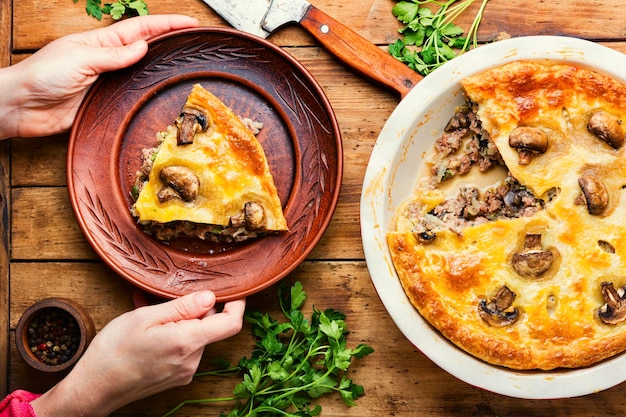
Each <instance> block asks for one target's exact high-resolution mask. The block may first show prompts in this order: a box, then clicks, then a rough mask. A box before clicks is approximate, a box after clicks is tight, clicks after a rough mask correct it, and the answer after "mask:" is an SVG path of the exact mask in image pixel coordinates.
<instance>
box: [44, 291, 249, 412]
mask: <svg viewBox="0 0 626 417" xmlns="http://www.w3.org/2000/svg"><path fill="white" fill-rule="evenodd" d="M244 310H245V301H244V300H237V301H231V302H228V303H226V304H225V305H224V308H223V310H222V311H221V312H218V311H217V310H216V306H215V295H214V294H213V293H212V292H210V291H202V292H197V293H193V294H189V295H185V296H182V297H180V298H177V299H175V300H172V301H169V302H166V303H163V304H157V305H153V306H146V307H140V308H137V309H136V310H133V311H131V312H128V313H125V314H123V315H121V316H120V317H118V318H116V319H114V320H113V321H111V322H110V323H109V324H108V325H107V326H105V327H104V328H103V329H102V330H101V331H100V332H99V333H98V334H97V335H96V337H95V338H94V339H93V341H92V342H91V344H90V345H89V348H88V349H87V351H86V352H85V354H84V355H83V357H82V358H81V359H80V360H79V361H78V363H77V364H76V365H75V366H74V368H73V369H72V371H71V372H70V374H68V376H67V377H65V378H64V379H63V380H62V381H61V382H60V383H59V384H57V385H56V386H55V387H53V388H52V389H51V390H50V391H48V392H46V393H45V394H44V395H43V396H41V397H40V398H38V399H37V400H35V401H33V402H32V406H33V409H34V411H35V413H36V414H37V416H38V417H53V416H59V415H63V416H64V417H87V416H89V417H100V416H107V415H109V414H110V413H112V412H113V411H115V410H117V409H119V408H121V407H122V406H124V405H126V404H128V403H130V402H133V401H136V400H139V399H142V398H145V397H148V396H150V395H153V394H156V393H159V392H162V391H164V390H167V389H170V388H174V387H177V386H181V385H186V384H188V383H189V382H191V379H192V377H193V374H194V373H195V372H196V370H197V367H198V364H199V362H200V359H201V357H202V353H203V352H204V347H205V346H206V345H207V344H210V343H214V342H217V341H219V340H223V339H226V338H228V337H230V336H233V335H235V334H237V333H238V332H239V331H240V330H241V327H242V325H243V314H244Z"/></svg>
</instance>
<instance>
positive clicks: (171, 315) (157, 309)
mask: <svg viewBox="0 0 626 417" xmlns="http://www.w3.org/2000/svg"><path fill="white" fill-rule="evenodd" d="M214 306H215V294H214V293H213V292H212V291H199V292H195V293H191V294H187V295H183V296H182V297H179V298H176V299H174V300H170V301H167V302H165V303H162V304H157V305H153V306H149V307H144V309H146V310H148V309H149V310H150V311H149V314H150V317H152V319H153V320H155V321H158V322H161V323H168V322H177V321H181V320H191V319H197V318H201V317H203V316H204V315H205V314H206V313H207V312H208V311H209V310H211V309H212V308H213V307H214Z"/></svg>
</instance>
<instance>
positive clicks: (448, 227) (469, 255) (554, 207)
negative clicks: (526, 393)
mask: <svg viewBox="0 0 626 417" xmlns="http://www.w3.org/2000/svg"><path fill="white" fill-rule="evenodd" d="M462 86H463V90H464V93H465V96H466V98H467V100H466V105H464V106H462V107H461V108H459V109H458V112H457V113H456V114H455V115H454V116H453V117H452V118H451V119H450V121H449V123H448V124H447V125H446V126H445V127H444V128H443V132H442V134H441V136H440V137H439V138H438V139H437V140H436V143H435V146H434V149H433V151H432V152H431V153H430V154H429V155H428V156H427V159H426V161H425V163H424V164H423V166H424V170H423V172H422V173H421V174H420V176H419V177H420V178H419V179H418V181H417V186H416V190H415V193H414V196H413V197H412V198H410V199H409V200H408V201H406V202H405V203H404V204H403V205H402V207H401V208H400V209H399V210H398V211H397V213H396V216H395V217H394V221H393V222H392V223H393V224H392V225H391V228H390V230H389V232H388V234H387V241H388V245H389V249H390V253H391V255H392V259H393V262H394V265H395V268H396V271H397V273H398V276H399V278H400V280H401V283H402V285H403V288H404V290H405V292H406V294H407V296H408V297H409V299H410V300H411V302H412V303H413V305H414V306H415V307H416V308H417V309H418V311H419V312H420V314H421V315H422V316H423V317H424V318H425V319H426V320H428V321H429V322H430V323H431V324H432V325H433V326H434V327H435V328H437V329H438V330H439V331H440V332H441V333H442V334H443V335H444V336H445V337H447V338H448V339H449V340H450V341H451V342H453V343H454V344H456V345H457V346H459V347H460V348H462V349H464V350H465V351H467V352H469V353H470V354H472V355H474V356H476V357H478V358H480V359H482V360H484V361H486V362H489V363H491V364H495V365H501V366H505V367H509V368H513V369H520V370H521V369H543V370H549V369H554V368H575V367H583V366H588V365H591V364H594V363H596V362H598V361H601V360H603V359H606V358H609V357H611V356H613V355H616V354H618V353H620V352H622V351H624V350H625V349H626V295H624V294H625V289H626V195H625V194H624V193H625V191H624V189H625V187H626V154H625V152H626V147H625V146H624V140H625V137H626V126H624V122H623V121H624V120H626V86H624V85H623V84H622V83H620V82H618V81H616V80H614V79H612V78H610V77H608V76H606V75H603V74H599V73H597V72H594V71H592V70H589V69H587V68H583V67H579V66H574V65H568V64H565V63H553V62H534V61H533V62H530V61H529V62H525V61H518V62H512V63H509V64H506V65H503V66H500V67H497V68H493V69H491V70H488V71H486V72H483V73H479V74H477V75H473V76H470V77H468V78H466V79H464V80H463V82H462Z"/></svg>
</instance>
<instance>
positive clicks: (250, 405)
mask: <svg viewBox="0 0 626 417" xmlns="http://www.w3.org/2000/svg"><path fill="white" fill-rule="evenodd" d="M278 299H279V304H280V308H281V310H282V312H283V314H284V316H285V318H286V321H284V322H278V321H277V320H274V319H273V318H272V317H270V316H269V315H268V314H267V313H261V312H259V311H253V312H251V313H246V321H247V322H249V323H251V324H252V334H253V336H254V338H255V340H256V344H255V349H254V350H253V352H252V355H251V356H250V358H247V357H244V358H242V359H241V360H240V361H239V363H238V364H237V366H235V367H232V368H228V367H227V366H228V365H227V366H226V367H224V368H223V369H218V370H215V371H209V372H202V373H198V374H196V377H200V376H207V375H211V376H228V375H233V374H234V375H242V376H243V379H242V381H241V382H240V383H239V384H238V385H237V386H236V387H235V388H234V390H233V396H232V397H227V398H208V399H199V400H188V401H184V402H182V403H180V404H179V405H177V406H176V407H175V408H173V409H172V410H170V411H169V412H168V413H167V414H165V415H164V416H163V417H168V416H171V415H173V414H174V413H175V412H176V411H178V410H179V409H180V408H182V407H183V406H185V405H187V404H201V403H209V402H224V401H230V402H234V403H235V404H234V406H233V408H232V409H231V411H230V412H228V414H221V416H227V417H244V416H245V417H252V416H264V417H278V416H283V417H285V416H286V417H309V416H317V415H319V414H320V413H321V411H322V408H321V406H320V405H313V401H314V400H315V399H317V398H319V397H321V396H322V395H325V394H331V393H333V392H337V393H339V394H340V395H341V398H342V399H343V402H344V403H345V404H346V405H348V406H352V405H355V400H356V399H357V398H358V397H360V396H362V395H363V394H364V389H363V387H362V386H361V385H358V384H355V383H354V382H352V380H350V379H348V377H347V371H348V368H349V366H350V364H351V362H352V358H362V357H364V356H367V355H369V354H370V353H372V352H373V349H372V348H370V347H369V346H367V345H365V344H359V345H358V346H357V347H355V348H349V347H348V346H347V341H346V335H347V334H348V329H347V328H346V323H345V321H344V319H345V315H344V314H343V313H340V312H338V311H335V310H332V309H326V310H324V311H321V310H317V309H315V308H313V313H312V315H311V317H310V319H308V320H307V319H306V318H305V317H304V314H303V313H302V307H303V305H304V302H305V301H306V293H305V292H304V289H303V287H302V284H301V283H300V282H296V283H294V285H293V286H291V287H288V286H287V285H285V284H284V283H283V284H281V285H280V286H279V289H278Z"/></svg>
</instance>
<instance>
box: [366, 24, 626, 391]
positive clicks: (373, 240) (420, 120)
mask: <svg viewBox="0 0 626 417" xmlns="http://www.w3.org/2000/svg"><path fill="white" fill-rule="evenodd" d="M517 60H549V61H561V62H570V63H574V64H577V65H581V66H585V67H588V68H590V69H593V70H596V71H598V72H601V73H603V74H606V75H608V76H610V77H612V78H614V79H617V80H619V81H621V82H624V83H626V73H625V72H624V71H623V70H621V69H622V68H624V67H625V66H626V55H623V54H621V53H620V52H618V51H616V50H613V49H610V48H608V47H605V46H602V45H599V44H596V43H593V42H590V41H586V40H582V39H576V38H569V37H561V36H528V37H520V38H512V39H508V40H504V41H499V42H495V43H493V44H489V45H485V46H481V47H479V48H477V49H474V50H472V51H470V52H468V53H466V54H464V55H461V56H459V57H457V58H455V59H454V60H452V61H450V62H449V63H446V64H445V65H443V66H442V67H441V68H439V69H437V70H436V71H434V72H433V73H431V74H430V75H428V76H427V77H425V78H424V79H423V80H422V81H421V82H420V83H419V84H417V85H416V86H415V87H414V88H413V90H411V91H410V92H409V94H407V96H406V97H405V98H404V99H403V100H402V101H401V102H400V104H399V105H398V107H397V108H396V109H395V110H394V111H393V113H392V114H391V116H390V117H389V119H388V121H387V122H386V124H385V126H384V127H383V129H382V131H381V133H380V135H379V137H378V139H377V141H376V144H375V146H374V149H373V152H372V154H371V157H370V160H369V163H368V166H367V170H366V174H365V178H364V182H363V189H362V194H361V205H360V214H361V234H362V240H363V248H364V252H365V258H366V262H367V266H368V270H369V272H370V276H371V279H372V282H373V284H374V287H375V288H376V291H377V292H378V294H379V296H380V298H381V300H382V302H383V304H384V306H385V308H386V309H387V311H388V312H389V314H390V316H391V318H392V320H393V321H394V322H395V324H396V325H397V326H398V328H399V329H400V331H401V332H402V333H403V334H404V335H405V337H406V338H407V339H408V340H409V341H410V342H411V343H412V344H413V345H414V346H415V347H416V348H417V349H419V350H420V351H421V352H422V353H423V354H425V355H426V356H427V357H428V358H430V359H431V360H432V361H433V362H434V363H435V364H437V365H438V366H439V367H441V368H442V369H444V370H445V371H447V372H448V373H450V374H451V375H453V376H455V377H456V378H458V379H460V380H462V381H464V382H466V383H468V384H471V385H473V386H476V387H479V388H482V389H485V390H488V391H492V392H494V393H498V394H502V395H507V396H511V397H517V398H525V399H555V398H567V397H574V396H581V395H586V394H590V393H594V392H598V391H601V390H604V389H607V388H610V387H613V386H615V385H617V384H620V383H622V382H623V381H625V380H626V375H624V373H623V372H622V371H621V370H623V369H624V366H626V355H625V354H620V355H617V356H614V357H612V358H609V359H607V360H605V361H602V362H600V363H598V364H596V365H594V366H590V367H586V368H580V369H571V370H567V369H565V370H564V369H559V370H555V371H516V370H512V369H507V368H503V367H499V366H494V365H490V364H488V363H486V362H484V361H481V360H479V359H477V358H475V357H474V356H472V355H470V354H468V353H466V352H465V351H463V350H461V349H460V348H458V347H456V346H455V345H453V344H452V343H451V342H449V341H448V340H447V339H446V338H445V337H443V336H442V335H441V334H440V333H439V332H438V331H437V330H435V329H434V328H433V327H431V326H430V324H429V323H428V322H426V321H425V320H424V319H423V318H422V317H421V316H420V315H419V313H418V312H417V310H416V309H415V308H414V307H413V305H412V304H411V302H410V301H409V299H408V298H407V296H406V294H405V293H404V290H403V288H402V286H401V284H400V281H399V278H398V276H397V274H396V271H395V269H394V266H393V262H392V260H391V257H390V255H389V251H388V247H387V243H386V239H385V234H386V232H387V230H388V227H389V221H390V219H391V216H393V214H394V213H395V211H396V208H397V206H398V205H399V204H400V203H402V202H403V201H404V200H406V199H407V198H408V197H409V196H410V188H412V186H413V184H414V181H415V176H413V177H412V178H410V179H406V180H405V183H404V184H403V187H404V189H403V190H402V191H398V190H397V189H396V190H394V187H393V185H394V183H396V182H398V181H402V179H401V178H400V177H399V172H400V171H401V168H402V166H403V164H404V166H406V165H407V159H408V158H407V154H409V153H410V152H414V153H416V154H418V155H419V153H417V152H418V151H426V150H427V149H429V147H430V145H431V144H432V142H430V143H426V144H424V141H422V143H420V141H419V140H418V139H419V138H417V136H419V135H418V132H419V130H420V129H424V131H426V130H428V128H427V126H428V125H429V122H430V121H432V120H433V119H436V118H437V117H442V119H440V120H439V122H440V123H439V124H438V125H437V126H438V129H439V130H440V129H441V126H443V124H441V123H445V121H447V118H449V116H450V115H451V114H452V113H451V111H450V110H451V107H450V106H452V105H453V104H452V103H453V102H454V101H455V100H456V101H457V102H458V104H461V102H462V98H461V97H460V91H461V86H460V81H461V80H462V79H463V78H465V77H467V76H469V75H472V74H475V73H479V72H482V71H484V70H487V69H489V68H491V67H495V66H500V65H503V64H505V63H507V62H511V61H517ZM620 70H621V71H620ZM442 97H443V98H442ZM437 100H439V101H438V102H437V105H438V106H440V107H443V108H446V106H448V109H447V111H446V110H444V111H443V112H441V113H442V116H438V115H437V113H438V112H437V110H440V107H436V108H435V106H433V104H434V103H435V102H436V101H437ZM459 100H460V101H459ZM452 108H453V107H452ZM443 118H446V120H445V121H444V120H443ZM431 129H432V126H431ZM430 133H431V132H430V130H429V131H428V132H427V133H426V134H425V135H426V136H428V137H432V134H430ZM433 140H434V138H433ZM413 165H416V164H415V163H414V162H413ZM418 165H419V164H418ZM416 169H417V168H411V169H410V170H413V171H415V170H416ZM408 181H410V183H407V182H408ZM396 188H398V187H396Z"/></svg>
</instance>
